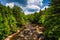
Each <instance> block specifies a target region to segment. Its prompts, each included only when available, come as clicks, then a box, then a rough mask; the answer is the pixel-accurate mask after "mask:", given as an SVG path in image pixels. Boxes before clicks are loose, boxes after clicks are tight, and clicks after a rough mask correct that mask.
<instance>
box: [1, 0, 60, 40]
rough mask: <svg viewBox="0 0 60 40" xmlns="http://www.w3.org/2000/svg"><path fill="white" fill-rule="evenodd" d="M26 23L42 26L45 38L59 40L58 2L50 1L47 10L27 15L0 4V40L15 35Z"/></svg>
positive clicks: (59, 9) (59, 4) (19, 10)
mask: <svg viewBox="0 0 60 40" xmlns="http://www.w3.org/2000/svg"><path fill="white" fill-rule="evenodd" d="M27 22H31V23H32V24H38V25H39V24H41V25H43V26H44V28H45V32H44V36H45V37H47V38H48V39H50V38H56V40H57V39H58V40H60V0H51V2H50V3H49V8H45V10H40V11H39V12H35V13H33V14H28V15H25V13H24V11H23V10H22V9H21V8H20V7H18V6H17V5H15V6H14V7H13V8H10V7H9V6H8V7H6V6H4V5H2V4H1V3H0V40H4V39H5V38H6V37H7V36H8V35H10V34H13V33H15V32H16V31H17V30H18V29H20V28H22V27H24V26H25V25H26V23H27Z"/></svg>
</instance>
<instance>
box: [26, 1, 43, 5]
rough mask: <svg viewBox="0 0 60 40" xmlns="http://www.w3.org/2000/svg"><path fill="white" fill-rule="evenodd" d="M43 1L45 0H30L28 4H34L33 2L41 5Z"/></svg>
mask: <svg viewBox="0 0 60 40" xmlns="http://www.w3.org/2000/svg"><path fill="white" fill-rule="evenodd" d="M42 2H43V0H28V1H27V4H28V5H32V4H33V5H40V6H41V5H43V3H42Z"/></svg>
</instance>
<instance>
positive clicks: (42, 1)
mask: <svg viewBox="0 0 60 40" xmlns="http://www.w3.org/2000/svg"><path fill="white" fill-rule="evenodd" d="M0 1H1V3H2V4H3V5H5V6H10V7H11V8H12V7H13V6H14V4H16V5H18V6H19V7H21V8H22V9H23V11H24V12H25V14H30V13H34V12H39V10H40V9H41V10H44V9H45V8H48V3H49V2H50V0H0Z"/></svg>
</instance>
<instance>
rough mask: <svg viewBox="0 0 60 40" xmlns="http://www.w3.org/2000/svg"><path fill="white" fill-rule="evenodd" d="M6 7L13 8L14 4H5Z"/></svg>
mask: <svg viewBox="0 0 60 40" xmlns="http://www.w3.org/2000/svg"><path fill="white" fill-rule="evenodd" d="M6 6H9V7H10V8H13V7H14V2H12V3H6Z"/></svg>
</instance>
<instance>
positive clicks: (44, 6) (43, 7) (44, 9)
mask: <svg viewBox="0 0 60 40" xmlns="http://www.w3.org/2000/svg"><path fill="white" fill-rule="evenodd" d="M45 8H49V6H44V7H43V8H42V9H41V10H45Z"/></svg>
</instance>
